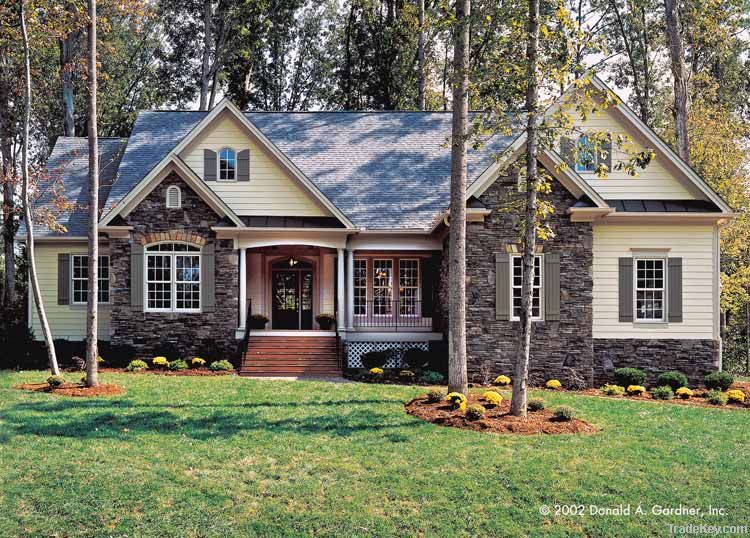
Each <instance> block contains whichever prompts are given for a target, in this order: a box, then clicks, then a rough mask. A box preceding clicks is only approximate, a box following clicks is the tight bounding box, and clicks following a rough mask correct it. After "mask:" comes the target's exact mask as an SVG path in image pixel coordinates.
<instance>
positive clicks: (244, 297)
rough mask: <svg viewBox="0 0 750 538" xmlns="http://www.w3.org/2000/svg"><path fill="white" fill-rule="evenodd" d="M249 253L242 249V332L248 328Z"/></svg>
mask: <svg viewBox="0 0 750 538" xmlns="http://www.w3.org/2000/svg"><path fill="white" fill-rule="evenodd" d="M246 256H247V253H246V251H245V249H244V248H241V249H240V330H243V331H244V330H245V327H246V326H247V261H246V260H247V258H246Z"/></svg>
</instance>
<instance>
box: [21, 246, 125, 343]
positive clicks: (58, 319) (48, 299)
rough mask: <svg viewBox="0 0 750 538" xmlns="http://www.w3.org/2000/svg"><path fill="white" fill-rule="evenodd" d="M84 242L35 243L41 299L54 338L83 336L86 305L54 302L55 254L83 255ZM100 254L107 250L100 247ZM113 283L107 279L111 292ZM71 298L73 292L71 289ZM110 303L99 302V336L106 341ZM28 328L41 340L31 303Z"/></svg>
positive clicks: (55, 280) (105, 252) (81, 338)
mask: <svg viewBox="0 0 750 538" xmlns="http://www.w3.org/2000/svg"><path fill="white" fill-rule="evenodd" d="M86 251H87V246H86V244H85V243H81V244H80V245H77V246H76V245H70V244H65V245H62V244H57V245H49V244H44V245H37V247H36V263H37V272H38V274H39V287H40V288H41V290H42V300H43V301H44V308H45V311H46V312H47V319H48V320H49V324H50V328H51V330H52V336H53V337H54V338H65V339H68V340H83V339H84V338H86V305H85V304H81V305H59V304H57V255H58V254H60V253H68V254H86ZM101 254H102V255H103V256H104V255H107V254H108V251H107V250H105V249H102V250H101ZM112 286H113V283H112V282H110V291H111V289H112ZM70 295H71V300H72V297H73V292H72V290H71V292H70ZM110 308H111V307H110V306H109V305H99V339H100V340H109V324H110ZM31 329H32V330H33V331H34V338H35V339H37V340H42V339H43V338H44V337H43V335H42V327H41V324H40V323H39V316H38V315H37V310H36V304H35V303H33V300H32V305H31Z"/></svg>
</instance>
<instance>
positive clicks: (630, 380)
mask: <svg viewBox="0 0 750 538" xmlns="http://www.w3.org/2000/svg"><path fill="white" fill-rule="evenodd" d="M615 381H617V384H618V385H620V386H621V387H627V386H628V385H643V384H644V383H645V382H646V372H644V371H643V370H640V369H638V368H618V369H617V370H615Z"/></svg>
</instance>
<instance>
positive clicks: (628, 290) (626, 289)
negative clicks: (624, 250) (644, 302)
mask: <svg viewBox="0 0 750 538" xmlns="http://www.w3.org/2000/svg"><path fill="white" fill-rule="evenodd" d="M619 267H620V274H619V286H618V288H619V290H620V291H619V294H620V308H619V312H620V321H633V258H632V257H630V258H620V260H619Z"/></svg>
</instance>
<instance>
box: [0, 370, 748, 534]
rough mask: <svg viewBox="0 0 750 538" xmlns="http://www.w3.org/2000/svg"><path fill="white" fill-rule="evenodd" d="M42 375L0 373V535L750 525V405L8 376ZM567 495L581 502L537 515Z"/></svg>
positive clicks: (567, 500) (587, 530)
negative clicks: (476, 428) (531, 431)
mask: <svg viewBox="0 0 750 538" xmlns="http://www.w3.org/2000/svg"><path fill="white" fill-rule="evenodd" d="M45 377H46V375H44V374H43V373H41V372H32V373H28V372H27V373H21V374H17V373H10V372H2V373H0V536H49V535H55V536H107V535H111V536H158V537H161V538H163V537H167V536H170V537H171V536H264V537H265V536H337V537H340V538H348V537H350V536H446V537H447V536H453V535H456V536H477V535H478V536H524V535H528V536H621V537H622V536H634V537H641V536H648V535H655V536H666V535H667V534H668V533H669V528H668V524H670V523H671V524H676V525H686V524H690V523H693V524H721V525H748V524H750V503H748V498H750V480H748V478H750V471H748V469H749V468H750V412H748V411H744V410H721V409H708V408H699V407H685V406H677V405H661V404H656V403H653V402H637V401H625V400H623V401H620V400H612V399H603V398H595V397H586V396H580V395H574V394H562V393H560V394H557V393H549V392H545V393H544V394H543V396H544V397H545V398H546V399H547V401H548V402H550V403H552V404H567V405H571V406H573V407H575V408H576V409H577V410H578V411H579V413H580V416H581V418H584V419H586V420H587V421H589V422H591V423H593V424H595V425H596V426H598V427H600V428H601V429H602V431H601V432H599V433H597V434H595V435H576V436H571V435H563V436H525V437H524V436H508V435H505V436H498V435H488V434H482V433H476V432H472V431H466V430H458V429H452V428H443V427H438V426H433V425H431V424H427V423H425V422H422V421H421V420H419V419H416V418H413V417H410V416H408V415H406V414H405V413H404V411H403V402H405V401H406V400H408V399H410V398H412V397H414V396H416V395H418V394H421V393H423V392H425V389H423V388H418V387H406V386H388V385H364V384H355V383H340V384H334V383H324V382H312V381H303V382H300V381H297V382H288V381H255V380H249V379H242V378H238V377H234V376H231V377H205V378H202V377H176V378H175V377H163V376H146V375H140V376H139V375H126V374H104V375H103V376H102V377H103V380H104V381H105V382H110V383H116V384H119V385H122V386H124V387H125V388H126V389H127V393H126V394H125V395H122V396H115V397H111V398H107V399H73V398H64V397H59V396H50V395H47V394H37V393H28V392H21V391H18V390H14V389H11V385H13V384H16V383H21V382H33V381H39V380H42V379H44V378H45ZM555 504H563V505H583V506H584V507H585V512H586V515H566V516H555V515H554V514H553V515H547V516H544V515H541V514H540V508H541V507H542V505H545V506H554V505H555ZM589 505H596V506H598V507H602V508H616V507H619V506H621V505H625V506H627V505H630V506H631V509H632V510H633V511H634V512H635V510H636V507H637V506H638V505H640V506H641V507H642V509H643V510H644V511H645V512H646V514H644V515H638V514H635V513H633V514H631V515H630V516H611V515H599V516H594V515H589V510H590V508H589ZM652 505H660V506H662V507H667V508H678V507H679V506H680V505H682V506H684V507H695V508H699V509H703V510H704V511H705V510H708V508H709V506H712V507H714V508H717V509H724V510H725V514H726V515H725V516H723V517H721V516H716V515H714V516H710V515H706V516H705V517H700V516H667V515H661V516H656V515H652V513H651V509H652ZM541 510H542V511H544V508H542V509H541ZM553 510H554V508H553ZM574 511H575V510H574Z"/></svg>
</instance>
